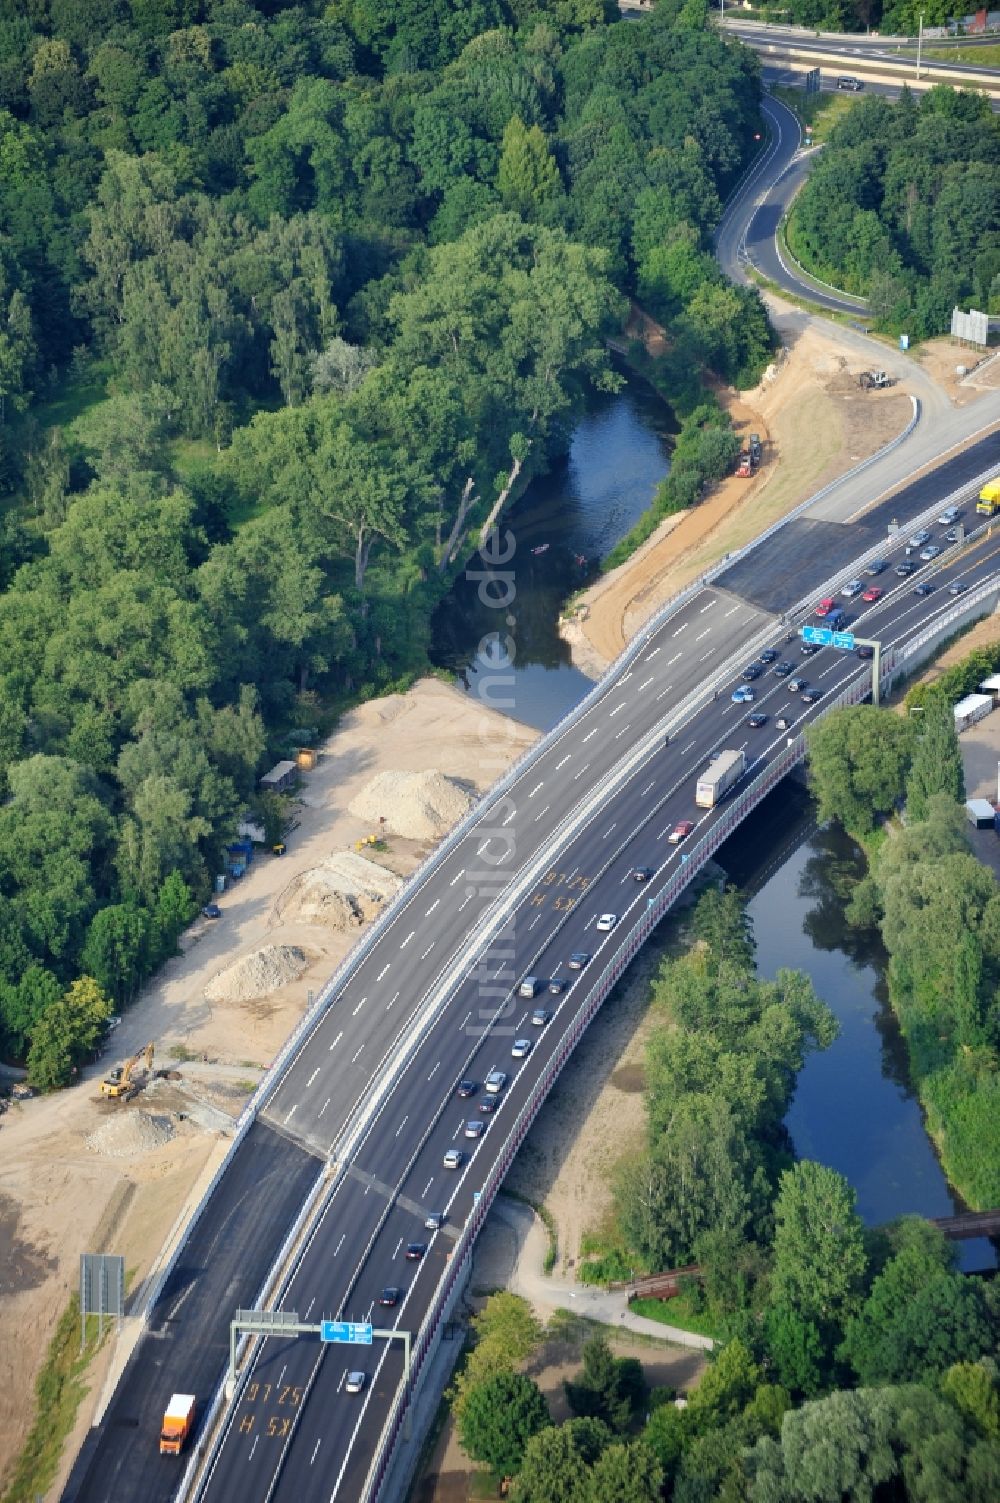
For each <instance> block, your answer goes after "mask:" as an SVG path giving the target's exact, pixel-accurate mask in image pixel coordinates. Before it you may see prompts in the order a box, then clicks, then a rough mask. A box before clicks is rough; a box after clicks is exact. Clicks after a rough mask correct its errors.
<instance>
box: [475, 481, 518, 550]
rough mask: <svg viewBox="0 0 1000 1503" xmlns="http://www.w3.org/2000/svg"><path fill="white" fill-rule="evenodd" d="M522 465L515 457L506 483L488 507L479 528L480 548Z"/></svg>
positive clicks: (493, 525) (500, 510)
mask: <svg viewBox="0 0 1000 1503" xmlns="http://www.w3.org/2000/svg"><path fill="white" fill-rule="evenodd" d="M522 467H523V461H522V460H520V459H515V460H514V463H513V464H512V465H511V467H510V474H509V475H508V476H507V484H506V485H505V486H504V488H503V490H502V491H501V492H500V494H499V496H498V497H497V498H496V500H495V501H494V503H493V505H492V507H491V508H490V514H489V516H488V517H487V518H486V521H485V522H484V523H483V525H482V527H481V528H480V529H479V546H480V548H481V547H482V546H483V544H484V543H485V542H486V539H487V538H488V537H489V535H490V533H491V532H492V531H493V528H494V527H495V526H496V521H497V518H498V517H499V515H500V513H501V512H502V511H503V509H504V505H505V503H506V501H507V497H508V496H509V495H510V493H511V491H512V490H513V489H514V486H515V485H516V483H517V477H518V475H520V473H521V469H522Z"/></svg>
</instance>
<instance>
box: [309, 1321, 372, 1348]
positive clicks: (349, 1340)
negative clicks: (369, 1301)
mask: <svg viewBox="0 0 1000 1503" xmlns="http://www.w3.org/2000/svg"><path fill="white" fill-rule="evenodd" d="M319 1339H320V1341H332V1342H334V1343H335V1344H340V1345H347V1346H371V1344H372V1328H371V1325H370V1324H365V1323H364V1322H363V1321H359V1320H324V1321H323V1322H322V1323H321V1324H320V1328H319Z"/></svg>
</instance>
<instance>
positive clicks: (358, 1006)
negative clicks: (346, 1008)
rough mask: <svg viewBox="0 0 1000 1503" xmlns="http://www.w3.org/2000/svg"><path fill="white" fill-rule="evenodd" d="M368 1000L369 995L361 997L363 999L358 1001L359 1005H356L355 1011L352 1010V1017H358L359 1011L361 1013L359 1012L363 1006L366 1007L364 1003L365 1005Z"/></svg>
mask: <svg viewBox="0 0 1000 1503" xmlns="http://www.w3.org/2000/svg"><path fill="white" fill-rule="evenodd" d="M367 1001H368V998H367V997H362V998H361V1001H360V1002H359V1003H358V1005H357V1007H356V1008H355V1009H354V1011H353V1012H352V1013H351V1017H352V1018H356V1017H357V1015H358V1013H359V1012H360V1011H361V1009H362V1008H363V1007H364V1005H365V1003H366V1002H367Z"/></svg>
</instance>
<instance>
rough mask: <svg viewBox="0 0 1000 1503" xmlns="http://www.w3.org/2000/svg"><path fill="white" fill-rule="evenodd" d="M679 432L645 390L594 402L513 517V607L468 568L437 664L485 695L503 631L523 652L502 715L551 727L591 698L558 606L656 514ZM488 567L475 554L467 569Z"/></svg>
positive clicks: (507, 522) (436, 651) (441, 615)
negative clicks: (493, 597) (485, 647)
mask: <svg viewBox="0 0 1000 1503" xmlns="http://www.w3.org/2000/svg"><path fill="white" fill-rule="evenodd" d="M672 432H673V427H672V417H671V413H670V410H669V409H668V408H667V407H666V406H665V405H664V403H663V401H662V399H661V398H660V397H658V396H657V395H656V393H655V392H654V391H653V390H652V389H651V388H650V387H648V386H647V385H645V383H643V382H640V381H637V380H630V381H629V383H628V385H627V386H626V387H625V388H624V389H623V390H622V391H621V392H619V393H618V394H617V395H614V396H597V397H595V398H594V399H593V401H592V402H591V404H590V406H589V408H588V411H587V412H586V413H585V414H584V416H583V417H581V418H580V420H579V422H578V423H577V425H576V428H575V430H574V433H573V437H572V440H571V442H570V448H569V453H568V454H567V455H566V457H565V459H562V460H560V461H558V462H557V463H556V464H555V465H554V466H553V468H552V469H551V470H550V471H549V473H548V474H547V475H541V476H539V477H538V478H537V479H536V480H533V481H532V483H531V484H530V485H529V487H528V489H527V490H526V491H525V493H524V495H523V496H522V497H521V499H520V500H519V501H518V502H517V503H516V504H515V505H514V506H513V507H511V509H510V511H509V513H507V514H506V515H505V517H504V520H503V527H504V528H505V529H506V528H509V529H510V531H511V532H512V534H513V537H514V549H513V555H512V557H511V559H510V561H509V563H505V564H504V566H503V567H504V569H505V570H512V571H513V575H514V580H513V584H514V589H515V595H514V599H513V601H512V602H511V603H510V604H509V605H508V604H506V603H504V605H503V606H502V607H498V606H497V605H491V604H485V603H484V602H483V601H482V600H481V599H480V581H479V580H478V579H471V578H469V577H468V571H467V572H466V575H464V576H462V577H460V578H459V579H458V580H457V581H456V583H455V586H454V588H453V589H452V591H451V592H450V594H449V595H448V597H447V598H446V599H445V600H443V601H442V603H441V605H440V606H439V607H438V609H437V611H436V613H435V616H434V621H433V625H432V633H433V645H432V650H431V656H432V658H433V660H434V662H435V663H436V664H437V666H438V667H440V668H450V669H451V670H452V671H453V672H455V673H457V674H458V675H459V679H458V681H459V684H460V685H461V687H462V688H464V689H465V691H466V693H468V694H474V695H477V696H478V694H479V688H478V685H479V682H480V681H481V680H482V678H483V672H482V668H481V666H479V665H477V661H476V659H477V652H478V649H479V644H480V643H481V642H482V641H483V639H484V638H485V637H487V636H488V634H490V633H493V632H497V631H501V632H503V633H504V634H507V633H509V635H510V637H511V638H512V639H513V643H514V667H513V674H512V683H511V690H510V693H509V695H508V698H509V699H510V701H511V702H510V703H509V704H501V703H499V702H497V701H496V700H495V699H494V700H493V701H492V702H493V704H494V708H496V709H505V710H506V711H507V713H508V714H510V715H513V716H514V717H515V719H517V720H522V721H524V722H526V724H528V725H534V726H538V728H539V729H540V730H549V729H550V728H551V727H552V726H553V725H555V724H556V722H557V721H559V720H561V719H562V717H563V716H564V715H565V714H566V713H567V711H568V710H571V709H572V708H573V706H574V705H575V704H576V703H577V702H578V701H579V700H580V699H582V698H583V696H584V694H586V692H587V690H588V689H589V688H590V685H591V680H590V679H588V678H587V677H586V676H585V675H584V674H582V673H581V672H580V671H579V669H577V668H574V667H573V664H572V662H571V661H570V654H569V648H568V647H567V645H566V643H565V642H563V641H562V640H561V639H560V637H559V633H558V629H557V621H558V616H559V610H560V607H561V606H562V604H563V602H564V601H565V600H566V598H567V597H568V596H569V595H571V594H572V593H573V591H574V590H578V589H580V588H581V587H582V586H583V585H585V584H587V583H588V582H589V581H590V580H591V579H593V578H594V577H595V576H596V573H597V564H598V561H599V560H600V559H601V558H602V557H603V556H604V555H605V554H606V553H608V552H609V551H610V550H611V549H612V548H613V547H614V545H615V543H616V542H617V541H618V540H619V538H621V537H624V535H625V533H627V532H628V531H629V529H630V528H631V527H632V526H633V524H634V523H635V522H637V521H638V519H639V517H640V516H641V515H642V513H643V512H644V511H645V510H646V508H647V507H648V506H649V504H650V502H651V501H652V499H653V496H654V494H655V492H656V487H657V486H658V485H659V483H660V481H661V480H662V479H663V478H664V476H665V475H666V474H667V473H668V472H669V469H670V461H669V458H668V454H669V443H668V441H669V436H670V434H671V433H672ZM540 548H542V549H544V552H540V553H536V552H533V551H532V550H533V549H540ZM482 567H483V565H482V560H481V559H480V558H479V557H478V555H477V556H476V558H474V559H473V561H472V563H471V565H470V569H472V570H475V569H477V568H478V569H482ZM508 617H513V623H512V624H511V622H510V621H509V620H508ZM494 692H495V691H494Z"/></svg>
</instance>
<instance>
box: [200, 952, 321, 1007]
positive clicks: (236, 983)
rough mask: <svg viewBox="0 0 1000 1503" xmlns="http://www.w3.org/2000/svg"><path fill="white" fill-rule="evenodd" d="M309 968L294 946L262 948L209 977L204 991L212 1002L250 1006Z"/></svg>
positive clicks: (303, 953)
mask: <svg viewBox="0 0 1000 1503" xmlns="http://www.w3.org/2000/svg"><path fill="white" fill-rule="evenodd" d="M308 964H309V962H308V960H307V958H306V954H305V951H304V950H300V949H299V947H298V945H262V946H261V948H260V949H259V950H254V952H253V954H251V955H244V956H243V958H242V960H236V961H234V962H233V964H232V965H231V966H227V967H226V969H225V970H224V971H219V973H218V975H216V976H213V977H212V979H211V981H210V982H209V983H208V985H207V986H206V988H205V996H206V997H208V998H209V1000H210V1001H212V1002H252V1001H253V1000H254V998H255V997H266V996H267V995H268V993H269V992H276V991H277V990H278V988H279V986H287V984H288V982H289V981H294V980H295V979H296V978H297V977H298V976H301V975H302V972H303V971H304V970H305V968H306V966H307V965H308Z"/></svg>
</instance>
